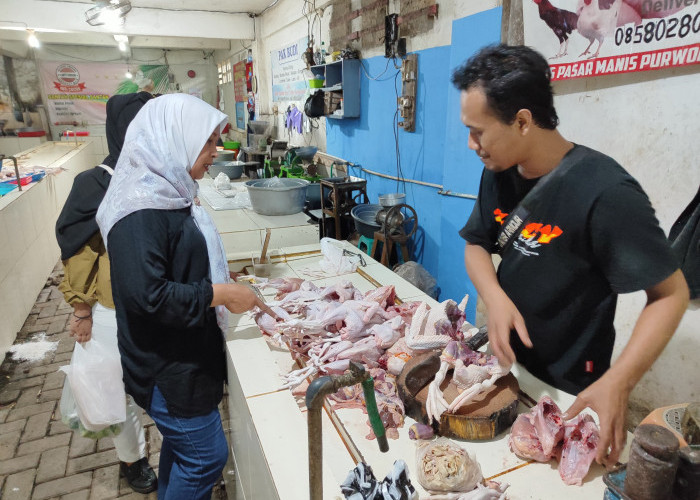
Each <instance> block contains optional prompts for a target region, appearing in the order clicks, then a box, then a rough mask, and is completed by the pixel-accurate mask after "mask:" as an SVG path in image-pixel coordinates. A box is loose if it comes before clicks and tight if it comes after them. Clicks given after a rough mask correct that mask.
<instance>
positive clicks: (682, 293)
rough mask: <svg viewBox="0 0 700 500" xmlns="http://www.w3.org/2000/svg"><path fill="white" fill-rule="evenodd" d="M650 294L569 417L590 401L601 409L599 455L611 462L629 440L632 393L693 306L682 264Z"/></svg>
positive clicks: (601, 461) (566, 417) (616, 457)
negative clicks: (628, 334)
mask: <svg viewBox="0 0 700 500" xmlns="http://www.w3.org/2000/svg"><path fill="white" fill-rule="evenodd" d="M646 294H647V303H646V306H645V307H644V309H643V310H642V312H641V314H640V315H639V318H638V319H637V323H636V324H635V326H634V329H633V330H632V335H631V337H630V339H629V342H627V345H626V346H625V348H624V349H623V351H622V353H621V354H620V356H619V358H618V359H617V360H616V361H615V363H614V364H613V365H612V366H611V367H610V369H609V370H608V371H607V372H605V374H604V375H603V376H602V377H601V378H600V379H598V380H597V381H596V382H594V383H593V384H591V385H590V386H589V387H587V388H586V389H585V390H583V391H582V392H580V393H579V395H578V397H577V398H576V401H574V404H573V405H572V406H571V407H570V408H569V409H568V410H567V411H566V412H565V419H570V418H572V417H575V416H576V415H578V413H579V412H581V411H582V410H583V409H584V408H586V407H588V408H591V409H592V410H593V411H595V412H596V413H597V414H598V418H599V423H600V442H599V444H598V453H597V456H596V460H597V461H598V463H601V464H604V465H606V466H608V467H612V466H614V465H615V464H616V463H617V460H618V458H619V457H620V453H621V452H622V450H623V448H624V446H625V441H626V437H627V432H626V429H625V428H626V417H627V405H628V400H629V395H630V393H631V392H632V389H634V386H635V385H636V384H637V382H639V380H640V379H641V378H642V376H643V375H644V374H645V373H646V372H647V370H649V368H650V367H651V365H652V364H653V363H654V361H656V359H657V358H658V357H659V355H660V354H661V352H662V351H663V350H664V347H666V344H667V343H668V341H669V340H670V339H671V337H672V336H673V333H674V332H675V331H676V328H677V327H678V323H679V322H680V320H681V318H682V317H683V314H684V312H685V310H686V308H687V307H688V301H689V291H688V285H687V284H686V281H685V278H684V277H683V273H682V272H681V271H680V270H676V271H675V272H674V273H673V274H671V276H669V277H668V278H666V279H665V280H663V281H661V282H660V283H658V284H656V285H653V286H651V287H650V288H648V289H646ZM608 447H609V448H610V452H609V453H608Z"/></svg>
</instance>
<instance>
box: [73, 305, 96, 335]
mask: <svg viewBox="0 0 700 500" xmlns="http://www.w3.org/2000/svg"><path fill="white" fill-rule="evenodd" d="M69 328H70V334H71V337H75V340H76V342H81V343H82V342H87V341H88V340H90V338H91V337H92V308H91V307H90V306H89V305H88V304H84V303H77V304H74V305H73V313H72V314H71V315H70V321H69Z"/></svg>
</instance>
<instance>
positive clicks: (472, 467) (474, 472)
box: [416, 437, 483, 491]
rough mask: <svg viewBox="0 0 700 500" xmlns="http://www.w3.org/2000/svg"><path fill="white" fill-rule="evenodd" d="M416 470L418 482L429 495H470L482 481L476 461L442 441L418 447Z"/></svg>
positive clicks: (440, 439) (464, 451)
mask: <svg viewBox="0 0 700 500" xmlns="http://www.w3.org/2000/svg"><path fill="white" fill-rule="evenodd" d="M416 469H417V476H418V482H419V483H420V485H421V486H422V487H423V488H425V489H426V490H430V491H471V490H473V489H474V488H476V485H477V484H478V483H480V482H481V480H482V479H483V476H482V474H481V467H480V466H479V463H478V462H477V461H476V458H474V457H473V456H471V455H470V454H469V453H467V450H465V449H464V448H462V447H461V446H458V445H457V444H455V443H453V442H452V441H450V440H449V439H447V438H445V437H439V438H437V439H436V440H434V441H423V442H420V443H419V444H418V447H417V449H416Z"/></svg>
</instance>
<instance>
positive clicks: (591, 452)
mask: <svg viewBox="0 0 700 500" xmlns="http://www.w3.org/2000/svg"><path fill="white" fill-rule="evenodd" d="M599 440H600V436H599V431H598V426H597V425H596V423H595V422H594V421H593V417H591V416H590V415H588V414H585V413H582V414H580V415H579V416H578V417H576V418H575V419H573V420H571V421H569V422H564V421H563V420H562V415H561V411H560V410H559V407H558V406H557V405H556V403H554V401H552V399H551V398H550V397H549V396H542V398H541V399H540V401H539V403H537V406H535V407H533V408H532V409H531V410H530V413H524V414H522V415H520V416H518V418H517V419H516V420H515V423H513V427H512V429H511V431H510V436H509V437H508V445H509V446H510V449H511V451H512V452H513V453H515V454H516V455H517V456H519V457H520V458H522V459H524V460H535V461H537V462H547V461H549V459H551V458H552V457H557V458H558V459H559V475H560V476H561V478H562V480H563V481H564V482H565V483H566V484H577V485H581V483H582V481H583V478H584V477H586V474H588V469H589V468H590V466H591V463H592V462H593V459H594V458H595V456H596V451H597V448H598V442H599ZM560 455H561V457H560Z"/></svg>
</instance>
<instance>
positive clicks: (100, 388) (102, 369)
mask: <svg viewBox="0 0 700 500" xmlns="http://www.w3.org/2000/svg"><path fill="white" fill-rule="evenodd" d="M60 370H61V371H63V372H64V373H65V374H66V375H67V376H68V383H69V384H70V389H71V391H72V393H73V399H74V401H75V407H76V412H77V414H78V418H79V419H80V422H81V423H82V425H83V426H84V427H85V429H87V430H89V431H101V430H102V429H104V428H106V427H109V426H111V425H114V424H119V423H121V422H124V421H125V420H126V393H125V392H124V382H122V365H121V360H120V359H119V355H118V353H117V354H116V355H115V353H114V352H113V351H110V350H109V349H108V348H107V347H106V346H105V345H104V344H102V343H100V342H98V341H97V340H96V339H95V338H94V335H93V338H92V339H91V340H90V341H88V342H86V343H85V346H84V347H83V345H81V344H79V343H76V344H75V349H74V350H73V358H72V359H71V362H70V364H69V365H68V366H62V367H61V368H60Z"/></svg>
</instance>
